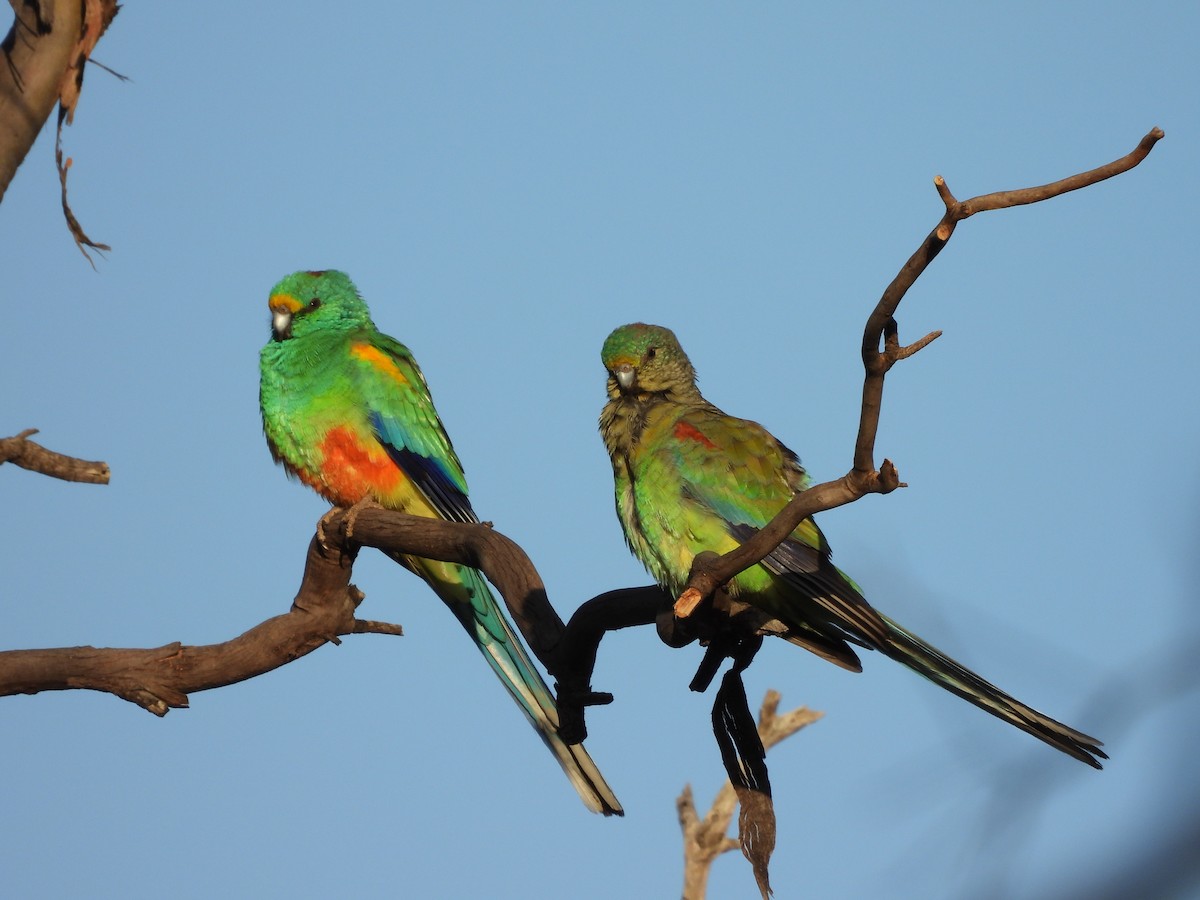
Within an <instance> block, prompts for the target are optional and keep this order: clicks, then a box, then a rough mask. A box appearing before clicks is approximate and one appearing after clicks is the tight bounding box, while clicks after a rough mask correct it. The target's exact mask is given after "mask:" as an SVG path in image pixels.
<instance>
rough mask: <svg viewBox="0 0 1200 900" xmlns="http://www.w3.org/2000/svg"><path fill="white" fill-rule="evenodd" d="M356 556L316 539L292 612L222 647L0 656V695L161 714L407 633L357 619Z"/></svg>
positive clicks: (81, 649)
mask: <svg viewBox="0 0 1200 900" xmlns="http://www.w3.org/2000/svg"><path fill="white" fill-rule="evenodd" d="M353 561H354V557H353V554H352V553H345V552H341V551H340V549H332V550H325V549H323V548H322V547H321V546H320V544H319V543H318V542H317V541H316V539H315V538H314V539H313V541H312V542H311V543H310V545H309V548H308V558H307V561H306V563H305V567H304V580H303V582H302V583H301V585H300V591H299V593H298V594H297V595H296V599H295V601H294V602H293V603H292V608H291V609H290V610H289V611H288V612H286V613H284V614H283V615H279V616H275V617H274V618H271V619H268V620H267V621H265V622H263V623H262V624H260V625H256V626H255V627H254V628H251V629H250V630H249V631H247V632H245V633H244V634H242V635H239V636H238V637H235V638H233V639H232V640H229V641H225V642H224V643H221V644H209V645H205V646H187V645H184V644H180V643H178V642H175V643H171V644H166V645H165V646H162V647H155V648H150V649H125V648H112V647H101V648H98V647H63V648H57V649H50V650H9V651H5V652H0V696H9V695H12V694H36V693H40V692H41V691H63V690H74V689H83V690H93V691H103V692H106V693H110V694H115V695H116V696H118V697H120V698H121V699H123V700H128V701H130V702H131V703H136V704H137V705H138V706H140V707H142V708H143V709H146V710H149V711H150V712H152V713H154V714H155V715H156V716H165V715H166V714H167V712H168V711H169V710H171V709H183V708H186V707H187V705H188V694H190V693H194V692H196V691H204V690H209V689H211V688H217V687H223V686H224V685H227V684H235V683H237V682H239V681H245V680H247V679H249V678H253V677H255V676H256V675H262V674H263V673H265V672H269V671H271V670H272V669H276V668H278V667H279V666H282V665H284V664H286V663H289V662H291V661H292V660H294V659H298V658H299V657H301V656H304V655H306V654H308V653H311V652H312V651H313V650H315V649H317V647H320V646H321V645H322V644H325V643H327V642H331V643H335V644H337V643H340V641H339V639H338V638H339V636H340V635H344V634H367V633H370V634H392V635H399V634H401V633H402V631H401V628H400V626H399V625H392V624H390V623H386V622H374V621H370V620H366V619H356V618H355V616H354V613H355V610H356V609H357V608H358V605H359V603H361V602H362V599H363V594H362V592H361V591H359V590H358V589H357V588H355V587H354V585H352V584H350V570H351V566H352V564H353Z"/></svg>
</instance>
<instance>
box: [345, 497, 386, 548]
mask: <svg viewBox="0 0 1200 900" xmlns="http://www.w3.org/2000/svg"><path fill="white" fill-rule="evenodd" d="M364 509H383V507H382V506H380V505H379V504H378V503H376V502H375V498H374V497H363V498H362V499H361V500H359V501H358V502H357V503H355V504H354V505H353V506H352V507H350V511H349V512H347V513H346V540H350V538H352V537H354V522H355V520H356V519H357V518H358V514H359V513H360V512H362V511H363V510H364Z"/></svg>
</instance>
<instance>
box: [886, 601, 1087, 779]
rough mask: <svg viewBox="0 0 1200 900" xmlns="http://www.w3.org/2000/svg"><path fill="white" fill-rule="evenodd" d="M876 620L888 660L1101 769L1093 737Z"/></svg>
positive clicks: (889, 623)
mask: <svg viewBox="0 0 1200 900" xmlns="http://www.w3.org/2000/svg"><path fill="white" fill-rule="evenodd" d="M880 618H881V619H882V620H883V622H884V624H885V625H886V626H887V629H888V630H887V638H886V641H885V643H883V644H882V645H881V646H879V648H878V649H879V650H880V651H881V652H883V653H885V654H886V655H888V656H890V657H891V658H892V659H894V660H896V661H897V662H900V663H903V664H904V665H906V666H908V668H910V669H912V670H913V671H914V672H916V673H917V674H919V675H923V676H925V677H926V678H928V679H929V680H930V681H932V682H933V683H934V684H937V685H939V686H941V687H943V688H945V689H946V690H948V691H950V692H951V693H953V694H957V695H958V696H960V697H962V698H963V699H964V700H968V701H970V702H971V703H974V704H975V705H976V706H978V707H979V708H980V709H983V710H986V711H987V712H989V713H991V714H992V715H993V716H996V717H997V718H1000V719H1003V720H1004V721H1005V722H1008V723H1010V724H1012V725H1015V726H1016V727H1017V728H1020V729H1021V730H1022V731H1026V732H1028V733H1029V734H1032V735H1033V736H1034V737H1036V738H1038V739H1039V740H1043V741H1045V742H1046V743H1047V744H1049V745H1050V746H1051V747H1054V748H1055V749H1058V750H1061V751H1062V752H1063V753H1066V754H1068V755H1070V756H1073V757H1075V758H1076V759H1078V760H1081V761H1083V762H1085V763H1087V764H1088V765H1089V766H1094V767H1095V768H1097V769H1099V768H1102V766H1101V764H1100V762H1099V760H1100V759H1108V756H1107V755H1105V753H1104V751H1103V750H1101V749H1100V747H1101V746H1102V744H1101V742H1100V741H1098V740H1096V739H1095V738H1094V737H1091V736H1089V735H1086V734H1084V733H1083V732H1081V731H1076V730H1075V729H1074V728H1070V727H1068V726H1066V725H1064V724H1063V723H1062V722H1058V721H1056V720H1054V719H1052V718H1050V717H1049V716H1046V715H1042V713H1040V712H1038V711H1037V710H1036V709H1033V708H1031V707H1029V706H1026V705H1025V704H1024V703H1022V702H1021V701H1019V700H1017V699H1015V698H1013V697H1011V696H1009V695H1008V694H1006V693H1004V691H1002V690H1000V689H999V688H997V687H996V686H995V685H993V684H990V683H988V682H987V681H984V680H983V679H982V678H980V677H979V676H978V675H976V674H975V673H974V672H972V671H971V670H970V669H968V668H967V667H966V666H963V665H962V664H960V663H957V662H955V661H954V660H953V659H951V658H950V657H948V656H946V654H944V653H942V652H941V651H940V650H938V649H937V648H935V647H932V646H930V645H929V644H927V643H925V642H924V641H923V640H921V639H920V638H919V637H917V636H916V635H914V634H911V633H909V632H908V631H905V630H904V629H903V628H901V627H900V626H899V625H897V624H896V623H895V622H893V621H892V620H891V619H889V618H888V617H887V616H884V615H882V614H881V615H880Z"/></svg>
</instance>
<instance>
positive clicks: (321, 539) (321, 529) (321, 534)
mask: <svg viewBox="0 0 1200 900" xmlns="http://www.w3.org/2000/svg"><path fill="white" fill-rule="evenodd" d="M338 512H341V509H340V507H337V506H335V507H333V508H332V509H330V510H329V512H327V513H325V515H323V516H321V518H320V519H318V520H317V543H318V544H320V545H321V549H322V550H324V551H325V552H326V553H328V552H329V550H330V547H329V541H328V540H326V539H325V526H326V525H328V524H329V520H330V519H331V518H333V516H334V514H335V513H338Z"/></svg>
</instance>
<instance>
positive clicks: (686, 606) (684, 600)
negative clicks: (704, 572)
mask: <svg viewBox="0 0 1200 900" xmlns="http://www.w3.org/2000/svg"><path fill="white" fill-rule="evenodd" d="M703 599H704V595H703V594H701V593H700V592H699V591H698V590H696V589H695V588H688V589H687V590H686V591H684V592H683V593H682V594H680V595H679V599H678V600H676V601H675V616H676V618H680V619H686V618H687V617H688V616H690V615H691V614H692V613H694V612H695V611H696V607H697V606H699V605H700V601H702V600H703Z"/></svg>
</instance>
